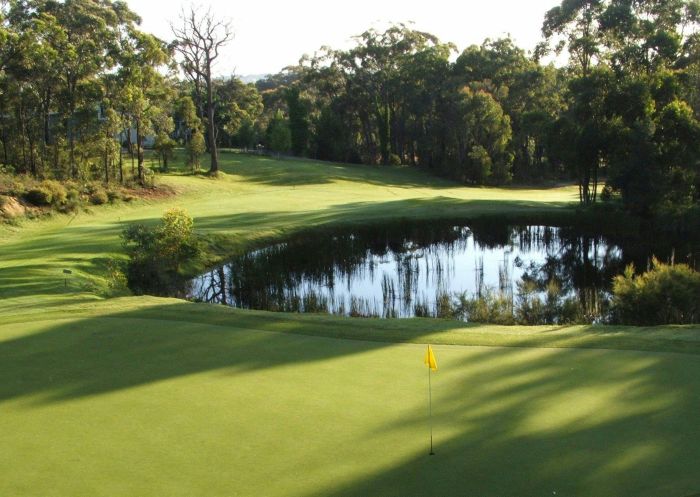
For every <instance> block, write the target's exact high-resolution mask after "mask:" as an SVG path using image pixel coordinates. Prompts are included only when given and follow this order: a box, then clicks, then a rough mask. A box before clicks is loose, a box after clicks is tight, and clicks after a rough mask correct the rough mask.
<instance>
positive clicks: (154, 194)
mask: <svg viewBox="0 0 700 497" xmlns="http://www.w3.org/2000/svg"><path fill="white" fill-rule="evenodd" d="M124 191H125V193H126V194H127V195H130V196H131V197H134V198H142V199H146V200H159V199H164V198H168V197H173V196H175V195H177V191H176V190H175V189H174V188H173V187H171V186H169V185H159V186H158V187H156V188H129V189H127V190H124ZM125 199H126V197H125Z"/></svg>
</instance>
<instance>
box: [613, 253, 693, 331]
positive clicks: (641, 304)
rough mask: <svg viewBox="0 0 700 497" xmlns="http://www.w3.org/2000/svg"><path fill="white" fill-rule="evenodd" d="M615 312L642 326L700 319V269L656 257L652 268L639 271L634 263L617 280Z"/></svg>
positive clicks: (619, 318) (619, 317) (625, 320)
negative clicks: (665, 262) (637, 272)
mask: <svg viewBox="0 0 700 497" xmlns="http://www.w3.org/2000/svg"><path fill="white" fill-rule="evenodd" d="M613 316H614V319H615V320H616V321H617V322H619V323H624V324H633V325H642V326H644V325H658V324H689V323H699V322H700V273H698V272H697V271H695V270H693V269H692V268H690V267H689V266H688V265H686V264H675V265H672V264H664V263H662V262H659V261H658V260H657V259H653V260H652V265H651V268H650V269H649V270H648V271H646V272H644V273H643V274H641V275H636V274H635V271H634V266H632V265H630V266H628V267H627V268H626V269H625V273H624V274H622V275H618V276H616V277H615V280H614V281H613Z"/></svg>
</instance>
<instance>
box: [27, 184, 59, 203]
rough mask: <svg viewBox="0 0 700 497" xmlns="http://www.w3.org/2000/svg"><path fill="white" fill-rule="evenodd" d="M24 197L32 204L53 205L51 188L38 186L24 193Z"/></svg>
mask: <svg viewBox="0 0 700 497" xmlns="http://www.w3.org/2000/svg"><path fill="white" fill-rule="evenodd" d="M24 199H25V200H26V201H27V202H29V203H30V204H32V205H37V206H47V205H51V202H52V200H53V196H52V194H51V191H50V190H49V189H47V188H44V187H41V186H37V187H35V188H32V189H31V190H29V191H28V192H27V193H26V194H25V195H24Z"/></svg>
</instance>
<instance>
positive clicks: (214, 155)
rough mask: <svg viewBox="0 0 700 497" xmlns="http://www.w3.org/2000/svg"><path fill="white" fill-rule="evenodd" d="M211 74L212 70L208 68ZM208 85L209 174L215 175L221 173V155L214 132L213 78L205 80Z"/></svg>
mask: <svg viewBox="0 0 700 497" xmlns="http://www.w3.org/2000/svg"><path fill="white" fill-rule="evenodd" d="M207 71H208V72H210V71H211V68H210V67H207ZM205 82H206V84H207V118H208V120H209V133H208V134H209V153H210V155H211V165H210V166H209V174H214V173H217V172H218V171H219V154H218V152H217V150H216V132H215V130H214V97H213V89H212V84H211V77H209V78H207V79H206V80H205Z"/></svg>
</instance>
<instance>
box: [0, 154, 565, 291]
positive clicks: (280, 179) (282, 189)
mask: <svg viewBox="0 0 700 497" xmlns="http://www.w3.org/2000/svg"><path fill="white" fill-rule="evenodd" d="M221 155H222V157H221V163H222V169H223V171H225V172H226V173H227V174H226V176H225V177H224V178H223V179H219V180H213V179H210V178H207V177H204V176H186V175H169V176H165V177H163V178H162V179H161V181H162V182H163V183H165V184H168V185H169V186H171V187H173V188H174V189H175V190H177V191H178V192H179V194H178V195H176V196H173V197H171V198H168V199H165V200H151V201H138V202H135V203H134V204H132V205H118V206H107V207H99V208H95V209H93V210H94V212H93V213H90V214H85V213H80V214H78V215H77V216H55V217H54V218H52V219H50V220H43V221H30V222H25V223H24V224H23V225H22V226H21V227H20V229H16V228H7V227H5V228H2V227H0V230H2V231H0V282H2V283H0V298H2V297H12V296H17V295H38V294H56V293H60V292H62V287H63V285H64V279H63V273H62V271H63V269H69V270H72V271H73V272H74V275H73V277H72V281H73V286H72V287H71V289H70V291H71V292H75V291H76V290H83V291H87V292H89V293H104V292H105V281H104V279H103V276H104V274H105V271H106V262H107V259H108V258H109V257H110V256H113V255H116V254H118V253H120V252H121V247H120V245H119V233H120V232H121V230H122V228H123V227H124V225H125V224H127V223H130V222H144V223H155V222H157V221H158V220H159V219H160V217H161V216H162V214H163V212H164V211H165V210H166V209H168V208H170V207H173V206H179V207H182V208H184V209H186V210H187V211H188V212H190V214H191V215H192V216H193V217H194V218H195V227H196V229H197V231H198V232H199V233H201V234H204V235H209V236H212V237H213V238H215V242H216V244H217V245H219V247H220V252H221V253H222V254H230V253H231V251H232V250H236V249H239V248H241V247H242V246H248V245H250V244H251V243H255V242H256V241H260V240H264V239H269V238H273V237H280V236H283V235H284V234H286V233H289V232H292V231H297V230H300V229H304V228H308V227H311V226H320V225H328V224H337V223H355V224H357V223H367V222H371V221H372V220H379V219H395V218H440V217H468V216H471V217H475V216H483V215H487V214H489V213H504V214H512V215H524V214H525V213H529V214H531V215H533V216H534V215H538V214H542V213H546V214H550V215H551V214H556V213H558V212H562V211H565V210H567V208H568V209H570V208H571V206H572V205H574V204H573V202H574V201H575V199H576V194H577V193H576V189H575V188H573V187H563V188H552V189H549V190H535V189H533V190H527V189H497V188H464V187H459V186H456V185H455V184H454V183H451V182H447V181H443V180H439V179H435V178H433V177H431V176H428V175H426V174H423V173H421V172H419V171H415V170H411V169H405V168H389V167H383V168H378V167H369V166H343V165H335V164H325V163H319V162H304V161H297V160H285V161H278V160H274V159H268V158H262V157H255V156H246V155H239V154H234V153H222V154H221Z"/></svg>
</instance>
